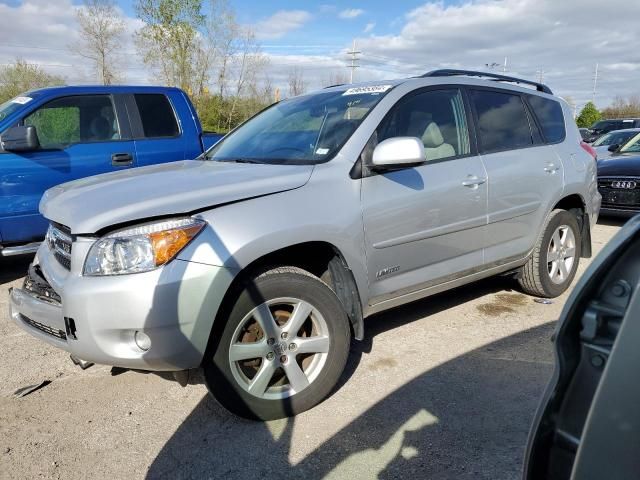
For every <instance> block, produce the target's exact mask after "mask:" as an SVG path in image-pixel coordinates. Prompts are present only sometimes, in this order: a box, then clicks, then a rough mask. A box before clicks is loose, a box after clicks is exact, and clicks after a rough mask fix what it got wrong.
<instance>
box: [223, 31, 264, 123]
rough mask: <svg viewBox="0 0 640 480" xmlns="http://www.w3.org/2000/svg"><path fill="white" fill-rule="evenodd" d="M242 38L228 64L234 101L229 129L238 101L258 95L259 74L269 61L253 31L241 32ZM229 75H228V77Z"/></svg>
mask: <svg viewBox="0 0 640 480" xmlns="http://www.w3.org/2000/svg"><path fill="white" fill-rule="evenodd" d="M239 31H240V32H241V36H240V37H239V38H238V40H237V42H234V47H233V49H234V51H235V52H236V53H234V54H233V55H232V56H230V57H229V60H228V62H227V67H226V68H227V72H228V73H229V72H230V73H231V74H232V75H233V92H231V93H232V95H233V101H232V103H231V109H230V111H229V122H228V128H231V123H232V120H233V118H234V115H235V113H236V108H237V105H238V101H239V100H240V99H241V98H242V97H244V96H250V97H254V98H255V97H256V96H258V95H259V93H258V74H259V73H260V72H262V71H264V69H265V68H266V65H267V63H268V59H267V58H266V57H265V56H264V55H263V54H262V50H261V49H260V45H258V43H257V42H256V38H255V34H254V33H253V31H252V30H251V29H248V28H243V29H240V30H239ZM228 73H227V74H226V75H228Z"/></svg>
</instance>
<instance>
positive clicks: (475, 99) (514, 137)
mask: <svg viewBox="0 0 640 480" xmlns="http://www.w3.org/2000/svg"><path fill="white" fill-rule="evenodd" d="M471 101H472V103H473V105H474V107H475V110H476V114H477V116H478V140H479V142H480V148H481V150H482V151H483V152H495V151H500V150H510V149H515V148H522V147H528V146H531V145H533V140H532V138H531V128H530V127H529V118H528V117H527V112H526V110H525V107H524V103H523V102H522V98H520V95H514V94H511V93H506V92H493V91H489V90H472V91H471Z"/></svg>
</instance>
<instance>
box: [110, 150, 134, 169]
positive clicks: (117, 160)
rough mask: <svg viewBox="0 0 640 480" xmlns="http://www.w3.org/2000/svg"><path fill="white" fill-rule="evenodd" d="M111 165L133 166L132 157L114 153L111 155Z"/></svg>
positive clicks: (127, 154) (128, 154) (126, 154)
mask: <svg viewBox="0 0 640 480" xmlns="http://www.w3.org/2000/svg"><path fill="white" fill-rule="evenodd" d="M111 165H113V166H114V167H127V166H129V165H133V156H131V154H130V153H114V154H113V155H111Z"/></svg>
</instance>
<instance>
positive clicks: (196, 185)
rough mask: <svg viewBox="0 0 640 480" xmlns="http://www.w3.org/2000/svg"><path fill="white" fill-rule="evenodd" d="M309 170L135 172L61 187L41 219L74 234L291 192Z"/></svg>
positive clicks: (192, 166)
mask: <svg viewBox="0 0 640 480" xmlns="http://www.w3.org/2000/svg"><path fill="white" fill-rule="evenodd" d="M312 171H313V166H311V165H264V164H242V163H227V162H224V163H222V162H215V161H202V160H186V161H181V162H173V163H166V164H161V165H153V166H149V167H142V168H134V169H130V170H123V171H120V172H114V173H107V174H104V175H96V176H94V177H88V178H83V179H80V180H75V181H73V182H68V183H63V184H62V185H58V186H56V187H53V188H51V189H49V190H47V191H46V192H45V194H44V196H43V197H42V200H41V202H40V213H42V214H43V215H44V216H45V217H46V218H47V219H49V220H52V221H54V222H57V223H61V224H63V225H66V226H67V227H69V228H70V229H71V231H72V232H73V233H75V234H82V233H86V234H88V233H95V232H98V231H100V230H102V229H104V228H106V227H109V226H112V225H117V224H121V223H125V222H131V221H135V220H142V219H146V218H151V217H159V216H163V215H171V214H186V213H190V212H193V211H196V210H200V209H206V208H209V207H214V206H216V205H220V204H223V203H229V202H235V201H238V200H243V199H247V198H252V197H259V196H262V195H268V194H272V193H278V192H283V191H286V190H292V189H294V188H298V187H301V186H302V185H304V184H305V183H306V182H307V181H308V180H309V177H310V176H311V172H312Z"/></svg>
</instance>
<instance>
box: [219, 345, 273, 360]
mask: <svg viewBox="0 0 640 480" xmlns="http://www.w3.org/2000/svg"><path fill="white" fill-rule="evenodd" d="M267 352H268V348H267V342H266V341H262V342H251V343H234V344H233V345H231V349H230V350H229V359H230V360H231V361H232V362H239V361H240V360H249V359H252V358H262V357H264V356H265V355H266V354H267Z"/></svg>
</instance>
